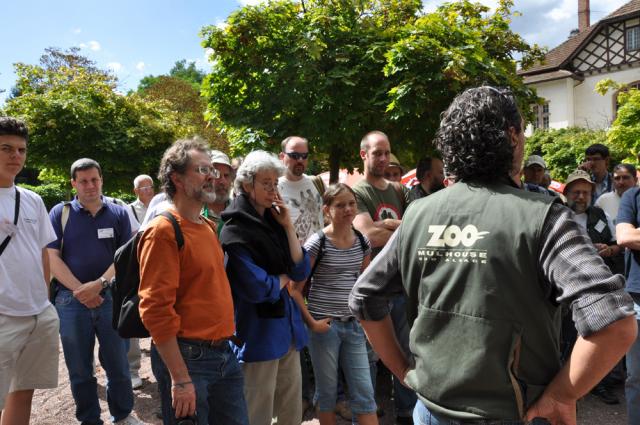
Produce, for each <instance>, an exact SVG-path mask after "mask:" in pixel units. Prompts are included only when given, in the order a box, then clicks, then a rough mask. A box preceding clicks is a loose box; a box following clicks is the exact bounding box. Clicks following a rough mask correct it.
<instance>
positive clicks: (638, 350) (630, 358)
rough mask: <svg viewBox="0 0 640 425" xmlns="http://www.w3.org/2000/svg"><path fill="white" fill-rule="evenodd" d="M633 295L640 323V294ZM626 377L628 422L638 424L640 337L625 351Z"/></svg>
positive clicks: (625, 392) (639, 415) (639, 420)
mask: <svg viewBox="0 0 640 425" xmlns="http://www.w3.org/2000/svg"><path fill="white" fill-rule="evenodd" d="M630 295H631V296H632V297H633V308H634V310H635V311H636V320H637V321H638V324H639V325H640V294H630ZM626 359H627V360H626V362H627V379H626V380H625V383H624V394H625V398H626V399H627V416H628V418H629V419H628V421H629V423H630V424H640V337H638V338H636V341H635V342H634V343H633V345H632V346H631V349H630V350H629V351H628V352H627V358H626Z"/></svg>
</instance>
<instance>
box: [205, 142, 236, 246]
mask: <svg viewBox="0 0 640 425" xmlns="http://www.w3.org/2000/svg"><path fill="white" fill-rule="evenodd" d="M209 156H210V157H211V164H213V166H214V167H215V169H216V170H218V173H217V175H218V177H215V175H214V177H215V178H214V180H213V188H214V190H215V194H216V196H215V197H214V199H213V201H212V202H208V203H206V204H205V205H204V207H203V208H202V215H204V216H205V217H207V218H208V219H211V220H213V221H215V223H216V225H217V229H218V234H220V229H221V228H222V225H223V222H222V218H221V217H220V213H222V211H223V210H224V209H225V208H227V205H229V192H230V189H231V184H232V183H233V175H234V173H233V169H232V168H231V161H229V157H228V156H227V155H226V154H225V153H224V152H220V151H217V150H212V151H210V152H209Z"/></svg>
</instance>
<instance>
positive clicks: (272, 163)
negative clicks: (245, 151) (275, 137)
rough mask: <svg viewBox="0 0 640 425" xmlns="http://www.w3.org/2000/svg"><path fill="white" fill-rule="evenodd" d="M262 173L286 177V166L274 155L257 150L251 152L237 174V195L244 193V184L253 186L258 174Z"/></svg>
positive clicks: (234, 184)
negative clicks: (274, 173)
mask: <svg viewBox="0 0 640 425" xmlns="http://www.w3.org/2000/svg"><path fill="white" fill-rule="evenodd" d="M260 171H275V172H276V174H277V175H278V177H280V176H282V175H284V171H285V168H284V165H282V162H281V161H280V160H279V159H278V157H277V156H276V155H274V154H272V153H269V152H266V151H262V150H257V151H253V152H251V153H250V154H249V155H247V157H246V158H245V159H244V161H242V164H241V165H240V167H238V171H237V172H236V180H235V181H234V183H233V187H234V190H235V191H236V192H237V193H244V188H243V187H242V185H243V184H244V183H248V184H253V180H254V179H255V177H256V174H258V172H260Z"/></svg>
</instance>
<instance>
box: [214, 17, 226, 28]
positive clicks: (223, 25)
mask: <svg viewBox="0 0 640 425" xmlns="http://www.w3.org/2000/svg"><path fill="white" fill-rule="evenodd" d="M214 25H215V26H216V27H217V28H218V29H221V30H223V29H225V28H226V27H227V25H228V24H227V23H226V22H225V20H224V19H217V20H216V23H215V24H214Z"/></svg>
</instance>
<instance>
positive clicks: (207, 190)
mask: <svg viewBox="0 0 640 425" xmlns="http://www.w3.org/2000/svg"><path fill="white" fill-rule="evenodd" d="M185 193H186V195H187V196H188V197H189V198H192V199H197V200H198V201H200V202H202V203H204V204H210V203H213V202H215V198H216V192H215V191H214V188H213V184H205V185H203V186H200V187H196V186H186V187H185Z"/></svg>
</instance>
